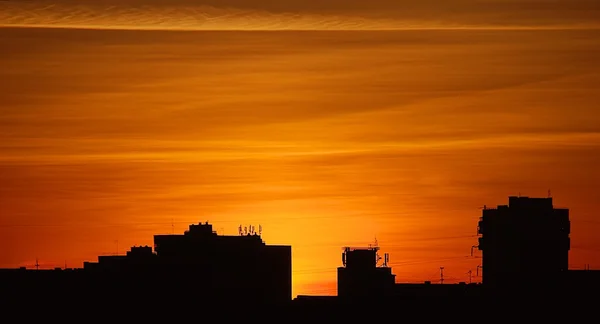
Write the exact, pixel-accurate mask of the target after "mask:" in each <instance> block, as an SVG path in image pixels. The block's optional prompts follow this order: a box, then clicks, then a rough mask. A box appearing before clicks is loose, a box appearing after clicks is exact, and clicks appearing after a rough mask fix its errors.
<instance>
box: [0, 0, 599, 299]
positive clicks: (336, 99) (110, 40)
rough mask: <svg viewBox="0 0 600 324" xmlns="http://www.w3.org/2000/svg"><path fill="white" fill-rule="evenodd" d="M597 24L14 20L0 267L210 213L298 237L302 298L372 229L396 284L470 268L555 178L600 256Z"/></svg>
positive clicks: (331, 285) (294, 240) (142, 237)
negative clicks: (517, 203) (59, 25)
mask: <svg viewBox="0 0 600 324" xmlns="http://www.w3.org/2000/svg"><path fill="white" fill-rule="evenodd" d="M467 2H468V1H466V0H464V1H462V2H461V3H467ZM327 3H329V2H327ZM333 3H334V2H331V3H330V4H333ZM381 3H383V1H382V2H381ZM574 3H579V2H574ZM243 9H244V10H248V8H243ZM251 9H252V8H251ZM267 9H268V8H267ZM309 9H311V8H298V9H297V10H299V11H301V12H303V13H306V14H311V15H314V14H315V12H316V13H318V12H319V11H318V10H316V9H314V10H312V11H311V10H309ZM228 10H231V9H228ZM253 10H254V9H253ZM278 10H279V9H277V8H271V14H272V15H275V14H277V13H278V12H279V11H278ZM357 10H358V9H357ZM415 10H416V9H415ZM323 12H326V11H323ZM569 13H570V16H569V15H565V17H576V18H577V17H578V18H581V21H584V19H583V18H585V17H583V16H581V17H580V16H577V15H576V14H575V13H572V12H571V11H569ZM465 15H467V14H465ZM372 16H377V15H375V14H374V13H373V14H372ZM467 16H469V17H470V15H467ZM269 17H271V18H272V16H269ZM418 17H419V16H417V15H416V14H415V15H414V16H413V18H414V19H417V18H418ZM535 17H538V18H539V19H538V20H536V21H540V22H541V21H549V20H551V19H549V18H548V17H547V16H535ZM0 18H1V17H0ZM271 18H269V19H271ZM392 18H393V17H392ZM542 18H548V19H542ZM369 19H371V18H369ZM372 19H379V20H378V23H381V21H383V20H381V19H391V18H390V17H383V18H382V17H381V16H377V17H376V18H372ZM573 19H574V18H573ZM2 21H3V20H2V19H0V25H1V24H2ZM45 23H48V21H45ZM586 23H589V21H586ZM263 25H264V24H263ZM263 25H261V26H263ZM107 26H110V25H109V24H107ZM539 26H543V25H542V24H541V23H540V25H539ZM365 29H368V28H365ZM599 36H600V34H599V31H598V30H594V29H589V30H586V29H580V30H560V29H559V30H543V29H542V28H540V30H529V31H523V30H520V31H518V30H462V31H457V30H431V31H411V30H405V31H346V32H341V31H337V32H334V31H311V32H292V31H288V32H267V31H263V32H253V33H240V32H217V31H214V32H197V31H196V32H168V31H132V30H128V31H127V30H110V31H98V30H78V29H42V28H37V29H29V28H22V29H9V28H4V29H0V48H2V49H3V51H2V52H1V53H0V85H1V89H2V91H3V93H2V95H1V96H0V180H1V182H2V186H0V241H1V243H2V245H3V246H5V247H9V248H4V249H2V250H0V267H16V266H20V265H27V266H32V265H33V264H34V263H35V258H36V257H38V258H39V259H40V262H41V264H42V265H43V266H46V267H54V266H62V265H64V262H65V261H66V262H67V264H68V265H69V266H81V262H83V261H84V260H95V259H96V256H97V255H99V254H105V253H115V252H116V251H117V241H118V251H119V252H120V253H124V252H125V250H126V248H128V247H130V246H131V245H134V244H136V245H139V244H151V243H152V235H153V234H159V233H171V232H172V230H173V229H172V226H171V224H172V223H173V225H174V226H173V227H174V230H175V232H183V231H184V230H185V229H186V228H187V225H188V224H190V223H197V222H199V221H206V220H208V221H210V222H212V223H213V224H214V227H215V228H216V229H218V230H219V232H221V231H224V232H225V233H227V234H234V233H236V230H237V227H238V225H239V224H240V223H242V224H254V225H258V224H261V225H262V226H263V228H264V235H263V238H264V239H265V241H266V242H267V243H268V244H291V245H292V246H293V276H294V277H293V278H294V279H293V280H294V294H311V293H319V294H332V293H335V280H336V277H335V268H336V267H337V266H339V265H340V263H341V247H342V246H345V245H366V244H369V243H372V242H373V240H374V238H375V237H377V240H378V241H379V244H380V245H381V246H382V249H383V252H389V253H390V258H391V265H392V266H393V272H394V273H396V274H397V279H398V281H411V282H412V281H423V280H438V279H439V267H440V266H444V267H445V270H444V271H445V278H446V282H456V281H467V280H468V275H467V271H468V270H469V269H471V270H473V273H475V270H476V267H477V265H478V264H479V262H480V259H478V258H477V256H478V255H479V254H477V253H476V257H470V248H471V246H472V245H474V244H476V243H477V241H476V238H475V237H474V234H475V233H476V226H477V219H478V217H479V216H480V212H481V211H480V210H479V208H480V207H481V206H483V205H484V204H487V205H488V206H491V205H497V204H504V203H506V202H507V196H508V195H515V194H518V193H521V194H522V195H530V196H545V195H547V191H548V189H550V190H552V193H553V196H554V197H555V205H556V206H559V207H568V208H570V209H571V220H572V222H573V234H572V251H571V262H570V263H571V265H572V267H580V268H581V267H583V265H584V264H586V263H589V264H591V266H592V267H600V264H597V263H594V262H596V261H595V260H598V258H599V257H600V239H599V238H598V237H597V235H595V233H597V231H598V230H600V221H599V220H597V217H595V214H596V210H597V209H598V208H599V207H600V205H599V202H600V193H598V191H597V190H596V189H597V188H596V187H597V184H598V183H599V181H600V171H598V167H597V166H598V165H600V150H599V146H600V114H599V113H598V109H599V108H598V103H599V102H600V93H598V91H597V89H598V87H599V86H600V64H599V63H600V59H599V58H600V41H599V39H600V38H599ZM473 279H474V280H478V279H479V278H473Z"/></svg>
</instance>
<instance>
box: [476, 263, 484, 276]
mask: <svg viewBox="0 0 600 324" xmlns="http://www.w3.org/2000/svg"><path fill="white" fill-rule="evenodd" d="M479 269H483V266H482V265H481V264H479V265H477V270H476V271H475V273H477V277H479Z"/></svg>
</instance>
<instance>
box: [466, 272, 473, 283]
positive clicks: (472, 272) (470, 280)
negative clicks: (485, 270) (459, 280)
mask: <svg viewBox="0 0 600 324" xmlns="http://www.w3.org/2000/svg"><path fill="white" fill-rule="evenodd" d="M467 273H468V274H469V283H471V274H472V273H473V270H471V269H469V272H467Z"/></svg>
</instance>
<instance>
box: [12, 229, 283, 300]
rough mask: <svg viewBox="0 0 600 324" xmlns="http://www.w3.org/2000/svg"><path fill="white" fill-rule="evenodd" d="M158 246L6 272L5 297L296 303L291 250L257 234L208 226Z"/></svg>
mask: <svg viewBox="0 0 600 324" xmlns="http://www.w3.org/2000/svg"><path fill="white" fill-rule="evenodd" d="M154 244H155V247H154V251H152V248H151V247H149V246H142V247H132V248H131V250H130V251H129V252H127V255H115V256H99V257H98V262H85V263H84V267H83V269H74V270H61V269H56V270H26V269H23V268H22V269H14V270H2V272H0V284H1V287H2V290H3V293H5V294H9V295H11V296H13V297H14V298H17V299H18V298H21V299H23V300H27V301H28V302H29V303H30V302H32V300H35V299H36V298H40V299H48V298H50V297H51V296H52V295H54V296H58V295H60V298H67V299H68V298H70V297H73V298H76V299H81V298H92V299H98V298H99V296H103V298H108V299H111V300H112V301H115V302H116V301H119V300H120V301H124V302H127V301H131V300H134V301H135V300H139V299H140V298H142V299H145V298H148V297H149V296H152V300H153V302H157V303H165V302H174V303H183V302H185V303H202V304H221V303H227V304H232V303H233V304H235V303H246V302H247V301H253V302H256V303H274V304H276V303H286V302H289V301H290V300H291V297H292V292H291V285H292V281H291V279H292V256H291V247H290V246H270V245H266V244H265V243H264V242H263V241H262V239H261V237H260V235H259V234H258V233H256V232H254V231H253V230H250V231H247V232H246V233H240V235H239V236H220V235H217V233H215V232H214V231H213V230H212V225H210V224H208V222H207V223H206V224H197V225H190V227H189V230H188V231H186V232H185V234H183V235H156V236H154ZM34 291H36V292H38V294H32V292H34ZM39 292H48V293H49V294H48V295H46V294H43V293H41V294H40V293H39ZM50 294H51V295H50ZM63 294H64V295H63Z"/></svg>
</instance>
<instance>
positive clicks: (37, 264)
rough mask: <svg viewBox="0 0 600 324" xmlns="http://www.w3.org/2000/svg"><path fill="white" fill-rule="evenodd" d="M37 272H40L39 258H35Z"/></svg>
mask: <svg viewBox="0 0 600 324" xmlns="http://www.w3.org/2000/svg"><path fill="white" fill-rule="evenodd" d="M35 270H40V263H39V262H38V258H35Z"/></svg>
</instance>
